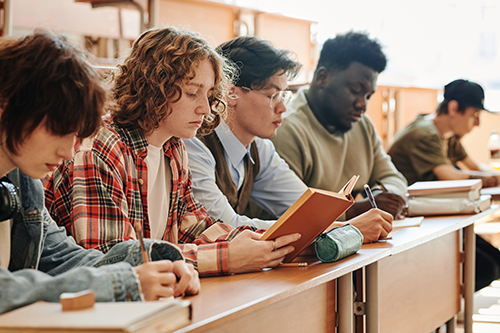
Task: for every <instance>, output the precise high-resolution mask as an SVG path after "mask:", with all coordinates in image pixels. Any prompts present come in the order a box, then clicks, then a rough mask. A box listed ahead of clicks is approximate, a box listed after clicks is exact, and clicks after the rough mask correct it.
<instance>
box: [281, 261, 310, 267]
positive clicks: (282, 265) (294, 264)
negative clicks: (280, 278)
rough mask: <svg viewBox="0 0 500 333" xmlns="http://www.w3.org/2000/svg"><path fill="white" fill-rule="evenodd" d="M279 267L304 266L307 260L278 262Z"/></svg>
mask: <svg viewBox="0 0 500 333" xmlns="http://www.w3.org/2000/svg"><path fill="white" fill-rule="evenodd" d="M279 266H280V267H306V266H307V262H291V263H285V264H283V263H282V264H279Z"/></svg>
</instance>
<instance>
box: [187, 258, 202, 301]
mask: <svg viewBox="0 0 500 333" xmlns="http://www.w3.org/2000/svg"><path fill="white" fill-rule="evenodd" d="M186 265H187V267H188V269H189V271H190V272H191V273H192V275H193V279H192V280H191V283H190V284H189V286H188V287H187V288H186V294H188V295H196V294H198V293H199V292H200V287H201V285H200V278H199V276H198V271H197V270H196V269H194V266H193V265H192V264H189V263H186Z"/></svg>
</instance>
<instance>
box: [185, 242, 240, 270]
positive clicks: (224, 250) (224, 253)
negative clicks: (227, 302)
mask: <svg viewBox="0 0 500 333" xmlns="http://www.w3.org/2000/svg"><path fill="white" fill-rule="evenodd" d="M182 254H183V255H184V257H185V258H186V261H187V262H191V263H193V265H194V266H195V267H196V269H197V270H198V273H199V274H200V276H215V275H229V274H231V273H230V272H229V242H228V241H222V242H216V243H210V244H202V245H198V246H197V245H195V244H182Z"/></svg>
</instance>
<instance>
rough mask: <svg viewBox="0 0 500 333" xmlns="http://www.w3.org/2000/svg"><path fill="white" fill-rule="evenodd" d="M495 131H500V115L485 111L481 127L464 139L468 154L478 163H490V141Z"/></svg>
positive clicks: (481, 119) (481, 117) (463, 142)
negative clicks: (492, 132) (491, 134)
mask: <svg viewBox="0 0 500 333" xmlns="http://www.w3.org/2000/svg"><path fill="white" fill-rule="evenodd" d="M493 129H496V130H498V131H500V114H498V115H495V114H491V113H488V112H484V111H483V112H482V113H481V116H480V125H479V127H475V128H474V129H473V130H472V131H471V132H470V133H469V134H467V135H466V136H464V138H463V139H462V144H463V145H464V147H465V149H466V150H467V153H468V154H469V155H470V156H471V157H472V158H473V159H475V160H476V161H478V162H481V163H488V162H489V154H490V152H489V150H488V139H489V138H490V133H491V130H493Z"/></svg>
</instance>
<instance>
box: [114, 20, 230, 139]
mask: <svg viewBox="0 0 500 333" xmlns="http://www.w3.org/2000/svg"><path fill="white" fill-rule="evenodd" d="M203 60H209V61H210V63H211V64H212V66H213V69H214V73H215V82H214V91H213V93H212V96H211V97H210V98H209V102H210V109H211V113H210V115H208V116H207V117H204V121H203V124H202V126H201V128H200V129H199V133H208V132H210V131H211V130H213V129H214V128H215V127H217V125H218V124H219V123H220V120H221V117H223V116H224V114H225V111H226V99H225V98H226V95H227V90H228V88H229V84H230V82H231V76H232V73H233V72H234V69H233V68H232V66H231V65H230V64H229V62H228V61H227V60H226V59H225V58H223V57H222V56H220V55H219V54H217V52H215V50H214V49H213V48H212V47H211V46H210V45H209V43H208V42H207V41H206V40H205V39H203V38H201V37H200V36H199V34H197V33H195V32H191V31H186V30H179V29H177V28H174V27H157V28H153V29H151V30H148V31H145V32H144V33H143V34H142V35H141V36H139V38H138V39H137V40H136V41H135V42H134V44H133V46H132V52H131V54H130V56H128V57H127V59H126V60H125V62H124V63H123V65H119V69H120V73H118V74H117V76H116V79H115V86H114V90H113V95H114V98H115V102H116V107H115V108H114V109H113V110H112V111H111V114H112V115H113V119H114V121H116V122H117V123H120V124H124V125H125V124H131V125H133V126H134V127H135V128H136V129H141V130H142V131H143V133H144V134H150V133H151V132H153V131H154V130H155V129H157V128H158V127H159V126H160V122H161V121H162V120H163V119H165V117H167V116H168V115H169V114H170V112H171V108H170V105H171V104H172V103H175V102H176V101H178V100H179V99H180V98H181V97H182V89H181V88H180V86H179V83H181V82H185V81H186V80H190V79H193V78H194V77H195V75H196V69H197V68H198V66H199V64H200V63H201V62H202V61H203Z"/></svg>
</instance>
